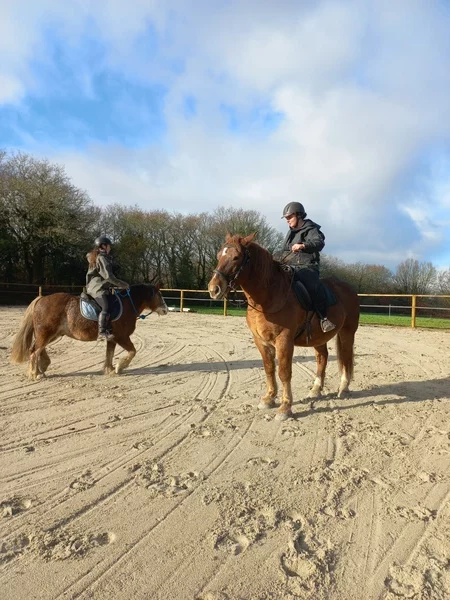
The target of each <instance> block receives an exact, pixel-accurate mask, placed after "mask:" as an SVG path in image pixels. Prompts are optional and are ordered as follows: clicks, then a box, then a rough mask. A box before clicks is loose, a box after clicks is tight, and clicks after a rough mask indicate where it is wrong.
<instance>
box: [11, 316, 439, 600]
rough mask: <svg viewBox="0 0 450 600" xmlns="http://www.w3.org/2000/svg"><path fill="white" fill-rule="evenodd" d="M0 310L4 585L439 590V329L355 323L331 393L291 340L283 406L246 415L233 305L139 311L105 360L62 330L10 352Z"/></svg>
mask: <svg viewBox="0 0 450 600" xmlns="http://www.w3.org/2000/svg"><path fill="white" fill-rule="evenodd" d="M23 313H24V309H23V308H20V309H19V308H0V358H1V361H2V365H3V366H2V369H1V372H0V377H1V379H0V381H1V388H0V390H1V391H0V398H1V402H0V414H1V431H2V435H1V439H0V527H1V530H0V597H1V599H2V600H56V599H58V600H60V599H72V598H73V599H75V598H80V599H94V600H194V599H195V600H269V599H271V600H274V599H276V600H278V599H279V600H294V599H302V600H303V599H310V600H321V599H322V600H325V599H326V600H372V599H373V600H374V599H382V600H394V599H395V600H399V599H413V600H416V599H417V600H425V599H426V600H448V599H449V598H450V518H449V517H450V504H449V499H450V469H449V466H450V399H449V397H450V385H449V383H450V380H449V375H450V364H449V357H450V334H449V333H448V332H443V331H425V330H417V331H414V330H409V329H400V328H381V327H378V328H375V327H368V326H365V327H361V328H360V329H359V331H358V333H357V337H356V366H355V380H354V382H353V383H352V386H351V389H352V394H351V396H350V397H349V398H346V399H342V400H338V399H337V398H336V391H337V387H338V383H339V378H338V374H337V365H336V360H335V349H334V341H333V342H332V343H331V344H330V362H329V368H328V374H327V379H326V385H327V387H326V390H325V392H326V393H325V394H324V396H323V398H322V399H321V400H319V401H316V402H315V403H314V405H313V406H311V405H310V402H309V401H308V400H305V398H306V396H307V393H308V390H309V388H310V386H311V384H312V381H313V374H314V370H315V361H314V351H313V350H312V349H304V348H298V349H296V351H295V356H294V372H293V391H294V406H293V410H294V413H295V417H296V418H295V419H293V420H290V421H285V422H279V421H276V420H274V415H275V413H274V411H267V412H265V411H259V410H258V409H257V404H258V401H259V397H260V396H261V395H262V393H263V391H264V388H265V377H264V372H263V368H262V361H261V359H260V356H259V353H258V351H257V349H256V347H255V345H254V344H253V341H252V339H251V335H250V331H249V330H248V328H247V326H246V323H245V320H244V319H241V318H232V317H227V318H224V317H222V316H201V315H197V314H182V315H180V314H173V313H172V314H169V315H167V316H166V317H157V316H156V315H152V316H151V317H149V318H147V319H146V320H145V321H143V322H139V323H138V325H137V330H136V333H135V334H134V336H133V341H134V343H135V345H136V348H137V350H138V352H137V355H136V358H135V359H134V361H133V362H132V364H131V366H130V368H129V369H128V370H127V371H126V372H125V373H124V374H123V375H121V376H112V377H105V376H103V375H101V374H100V370H101V366H102V364H103V361H104V352H105V351H104V346H102V345H100V344H97V343H93V342H91V343H82V342H76V341H73V340H69V339H68V338H63V339H61V340H60V341H58V342H57V343H56V344H54V345H53V346H51V347H50V350H49V355H50V358H51V359H52V364H51V365H50V367H49V369H48V377H47V378H46V379H44V380H43V381H40V382H37V383H33V382H30V381H28V379H27V378H26V365H23V366H21V365H12V364H10V363H9V349H10V347H11V344H12V340H13V337H14V334H15V333H16V331H17V329H18V326H19V322H20V320H21V317H22V315H23Z"/></svg>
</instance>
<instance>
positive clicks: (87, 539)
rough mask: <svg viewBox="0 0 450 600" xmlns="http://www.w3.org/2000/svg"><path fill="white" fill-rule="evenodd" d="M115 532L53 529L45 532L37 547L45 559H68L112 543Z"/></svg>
mask: <svg viewBox="0 0 450 600" xmlns="http://www.w3.org/2000/svg"><path fill="white" fill-rule="evenodd" d="M115 539H116V536H115V535H114V533H111V532H107V531H106V532H103V533H75V532H72V531H51V532H46V533H44V534H43V535H42V536H41V537H40V538H39V540H38V541H37V543H36V544H35V549H36V551H37V553H38V554H39V555H40V556H41V558H43V559H44V560H47V561H49V560H66V559H68V558H82V557H83V556H86V554H88V553H89V552H91V550H93V549H94V548H98V547H100V546H107V545H109V544H112V543H113V542H114V541H115Z"/></svg>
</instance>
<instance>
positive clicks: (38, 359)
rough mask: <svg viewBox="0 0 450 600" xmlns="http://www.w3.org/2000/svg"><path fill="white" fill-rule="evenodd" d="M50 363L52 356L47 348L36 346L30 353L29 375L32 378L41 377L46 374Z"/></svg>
mask: <svg viewBox="0 0 450 600" xmlns="http://www.w3.org/2000/svg"><path fill="white" fill-rule="evenodd" d="M49 364H50V358H49V356H48V354H47V352H46V351H45V348H43V347H41V348H35V350H34V351H33V352H32V353H31V355H30V366H29V370H28V376H29V378H30V379H41V377H44V376H45V371H46V370H47V367H48V365H49Z"/></svg>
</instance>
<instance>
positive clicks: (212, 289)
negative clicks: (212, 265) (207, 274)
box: [208, 273, 227, 300]
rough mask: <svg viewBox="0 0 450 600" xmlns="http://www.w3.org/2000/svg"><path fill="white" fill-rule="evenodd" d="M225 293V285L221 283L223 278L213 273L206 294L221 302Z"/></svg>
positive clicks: (223, 282)
mask: <svg viewBox="0 0 450 600" xmlns="http://www.w3.org/2000/svg"><path fill="white" fill-rule="evenodd" d="M226 291H227V284H226V282H225V281H223V277H221V276H220V275H218V274H217V273H214V275H213V276H212V277H211V280H210V282H209V283H208V292H209V295H210V296H211V298H212V299H213V300H222V298H223V297H224V296H225V294H226Z"/></svg>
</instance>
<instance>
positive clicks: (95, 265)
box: [86, 235, 130, 340]
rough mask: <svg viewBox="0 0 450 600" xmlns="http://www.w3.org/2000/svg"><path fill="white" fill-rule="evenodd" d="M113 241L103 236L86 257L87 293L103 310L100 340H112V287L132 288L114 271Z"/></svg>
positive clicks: (99, 333) (100, 319)
mask: <svg viewBox="0 0 450 600" xmlns="http://www.w3.org/2000/svg"><path fill="white" fill-rule="evenodd" d="M111 246H112V243H111V240H110V239H109V238H107V237H106V236H104V235H102V236H100V237H98V238H97V239H96V240H95V242H94V248H93V249H92V250H91V252H89V253H88V254H87V255H86V258H87V259H88V262H89V269H88V272H87V274H86V292H87V293H88V294H89V296H92V297H93V298H95V300H96V302H97V304H99V305H100V306H101V308H102V311H101V313H100V314H99V317H98V339H99V340H112V339H113V335H112V333H111V331H109V329H108V327H109V324H108V321H109V301H108V300H109V295H110V293H111V289H112V287H113V286H114V287H117V288H119V289H128V288H129V287H130V286H129V285H128V283H126V282H125V281H122V280H121V279H117V277H116V276H115V275H114V273H113V271H112V258H111V257H110V256H109V253H110V252H111Z"/></svg>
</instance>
